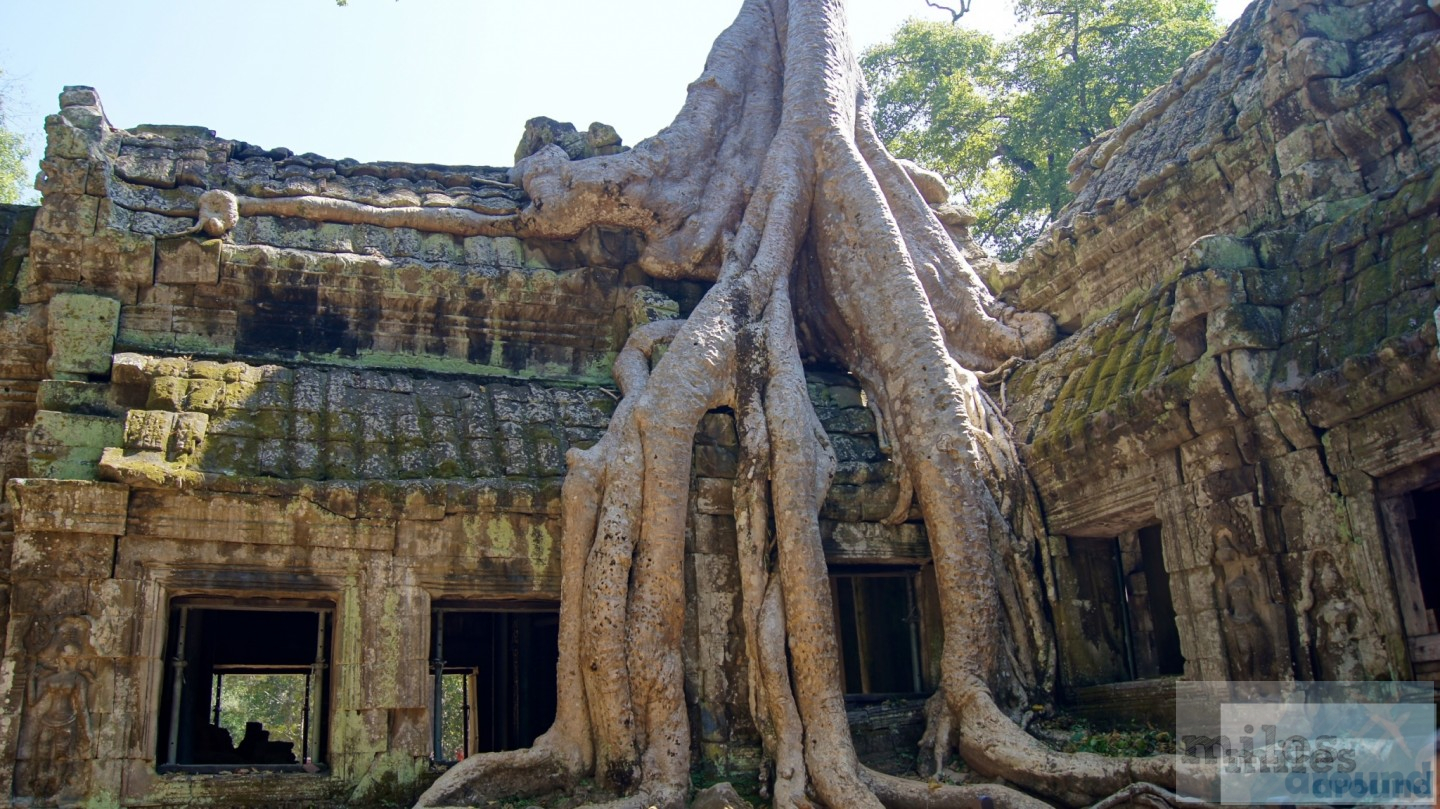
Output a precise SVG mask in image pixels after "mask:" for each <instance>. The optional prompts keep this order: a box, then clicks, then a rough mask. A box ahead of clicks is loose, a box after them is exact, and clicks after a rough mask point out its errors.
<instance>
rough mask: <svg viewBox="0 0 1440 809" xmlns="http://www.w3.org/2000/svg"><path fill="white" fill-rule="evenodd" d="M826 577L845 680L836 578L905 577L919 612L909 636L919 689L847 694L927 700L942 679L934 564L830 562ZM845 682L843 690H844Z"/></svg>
mask: <svg viewBox="0 0 1440 809" xmlns="http://www.w3.org/2000/svg"><path fill="white" fill-rule="evenodd" d="M827 568H828V569H827V578H828V580H829V584H830V602H831V610H832V614H833V616H834V622H835V632H836V638H835V645H836V652H837V656H838V659H839V663H840V667H841V672H842V681H843V679H844V678H843V672H844V668H845V652H846V646H845V642H844V637H843V635H844V632H843V629H842V628H841V620H840V599H839V597H838V596H839V594H838V591H837V589H836V587H837V585H836V579H838V578H841V577H845V578H904V579H906V580H907V581H909V582H910V588H909V597H910V598H911V599H913V601H912V603H911V605H910V608H911V610H912V611H914V612H915V613H916V617H915V619H914V621H913V623H912V629H911V633H910V639H911V653H912V655H913V657H912V661H913V665H914V666H915V670H914V672H913V676H914V679H916V680H919V684H920V690H918V691H904V692H895V693H890V692H885V693H869V692H864V691H855V692H851V691H846V692H845V695H844V696H845V699H846V700H847V701H851V702H855V701H868V700H873V699H890V698H897V697H899V698H903V697H928V696H929V695H930V694H933V693H934V692H935V689H936V687H937V684H938V681H939V678H938V672H937V671H936V668H937V666H938V665H939V660H938V654H937V646H936V643H937V632H938V630H939V627H938V624H939V614H938V603H936V599H937V598H938V595H937V591H936V588H935V571H934V564H933V563H932V562H931V561H930V560H928V559H926V560H923V561H920V560H914V561H908V560H907V561H906V562H905V563H903V564H895V563H886V564H865V563H856V562H850V561H844V562H841V561H835V560H827ZM843 687H844V686H843V682H842V688H843Z"/></svg>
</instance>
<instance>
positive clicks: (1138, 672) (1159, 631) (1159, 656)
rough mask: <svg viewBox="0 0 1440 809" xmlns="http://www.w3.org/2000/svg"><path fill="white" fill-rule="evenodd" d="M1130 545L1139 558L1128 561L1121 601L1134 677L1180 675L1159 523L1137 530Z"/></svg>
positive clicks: (1181, 660) (1176, 630)
mask: <svg viewBox="0 0 1440 809" xmlns="http://www.w3.org/2000/svg"><path fill="white" fill-rule="evenodd" d="M1121 544H1122V546H1124V545H1125V544H1126V543H1125V542H1123V541H1122V543H1121ZM1133 547H1134V548H1135V550H1136V551H1138V556H1139V559H1132V560H1129V561H1131V564H1130V565H1129V566H1127V570H1128V571H1129V572H1128V573H1127V575H1126V576H1125V601H1126V604H1128V605H1129V611H1130V615H1131V633H1130V634H1131V645H1132V646H1133V647H1134V648H1135V649H1136V650H1137V652H1136V654H1135V677H1136V678H1137V679H1144V678H1147V677H1166V676H1170V675H1178V674H1184V673H1185V657H1184V655H1182V654H1181V653H1180V629H1179V627H1178V626H1177V625H1176V624H1175V603H1174V601H1173V600H1171V595H1170V574H1169V573H1166V572H1165V560H1164V556H1163V554H1162V551H1161V544H1160V526H1158V525H1151V526H1146V527H1145V528H1141V529H1140V530H1139V531H1137V532H1136V534H1135V541H1134V546H1133Z"/></svg>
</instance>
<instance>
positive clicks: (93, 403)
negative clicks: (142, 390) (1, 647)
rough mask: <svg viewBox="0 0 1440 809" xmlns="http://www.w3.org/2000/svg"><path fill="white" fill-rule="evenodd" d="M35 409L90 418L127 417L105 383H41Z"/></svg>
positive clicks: (69, 381)
mask: <svg viewBox="0 0 1440 809" xmlns="http://www.w3.org/2000/svg"><path fill="white" fill-rule="evenodd" d="M35 406H36V407H37V408H38V409H40V410H57V411H60V412H62V413H78V414H81V415H86V416H109V417H111V418H118V417H120V416H122V415H124V412H125V408H124V407H123V406H122V405H120V404H119V403H117V402H116V401H115V396H114V395H113V392H112V390H111V387H110V386H109V385H107V384H105V383H103V382H76V381H72V380H60V379H46V380H43V381H41V382H40V386H39V388H38V390H37V392H36V398H35Z"/></svg>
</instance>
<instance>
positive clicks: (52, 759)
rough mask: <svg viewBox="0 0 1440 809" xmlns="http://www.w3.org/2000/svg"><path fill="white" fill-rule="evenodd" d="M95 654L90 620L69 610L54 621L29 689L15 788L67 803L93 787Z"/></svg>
mask: <svg viewBox="0 0 1440 809" xmlns="http://www.w3.org/2000/svg"><path fill="white" fill-rule="evenodd" d="M93 658H94V649H93V648H92V647H91V645H90V621H89V619H87V618H85V617H84V616H79V615H70V616H66V617H65V618H62V619H60V621H59V622H58V623H56V624H55V628H54V630H53V632H52V633H51V636H50V640H49V641H48V642H47V643H46V644H45V646H44V647H43V648H41V649H40V651H39V652H37V653H36V655H35V662H34V664H33V665H32V666H31V670H30V677H29V682H28V684H27V686H26V689H25V701H26V706H25V714H24V720H23V723H22V725H21V732H20V744H19V748H18V750H17V755H16V763H15V770H16V773H15V775H16V779H15V780H16V792H17V793H18V794H21V795H27V796H31V797H37V798H55V799H57V800H58V802H59V803H60V804H61V805H68V804H70V803H72V802H74V801H77V800H79V799H80V798H83V797H84V796H85V795H86V794H87V793H88V792H89V788H90V775H91V772H90V770H91V760H92V759H93V758H94V756H95V745H94V733H93V730H92V727H91V722H90V687H91V685H92V684H93V682H94V675H93V674H92V673H91V672H90V671H89V670H88V669H89V666H90V661H91V660H92V659H93Z"/></svg>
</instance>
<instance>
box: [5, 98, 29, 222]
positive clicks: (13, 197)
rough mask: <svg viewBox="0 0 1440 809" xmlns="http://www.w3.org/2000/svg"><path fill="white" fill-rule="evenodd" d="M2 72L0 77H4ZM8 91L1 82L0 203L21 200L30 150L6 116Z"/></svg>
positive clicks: (24, 187) (25, 183)
mask: <svg viewBox="0 0 1440 809" xmlns="http://www.w3.org/2000/svg"><path fill="white" fill-rule="evenodd" d="M3 75H4V74H3V73H0V77H3ZM6 101H7V93H6V92H5V85H4V84H3V83H0V203H15V202H19V201H20V198H21V196H22V195H23V194H24V192H25V189H26V186H27V185H28V183H27V182H26V176H25V174H26V172H25V158H27V157H29V156H30V150H29V148H27V147H26V146H25V139H24V138H22V137H21V136H20V134H19V133H18V132H13V131H11V129H10V127H9V123H8V122H7V120H6V117H5V106H6Z"/></svg>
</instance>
